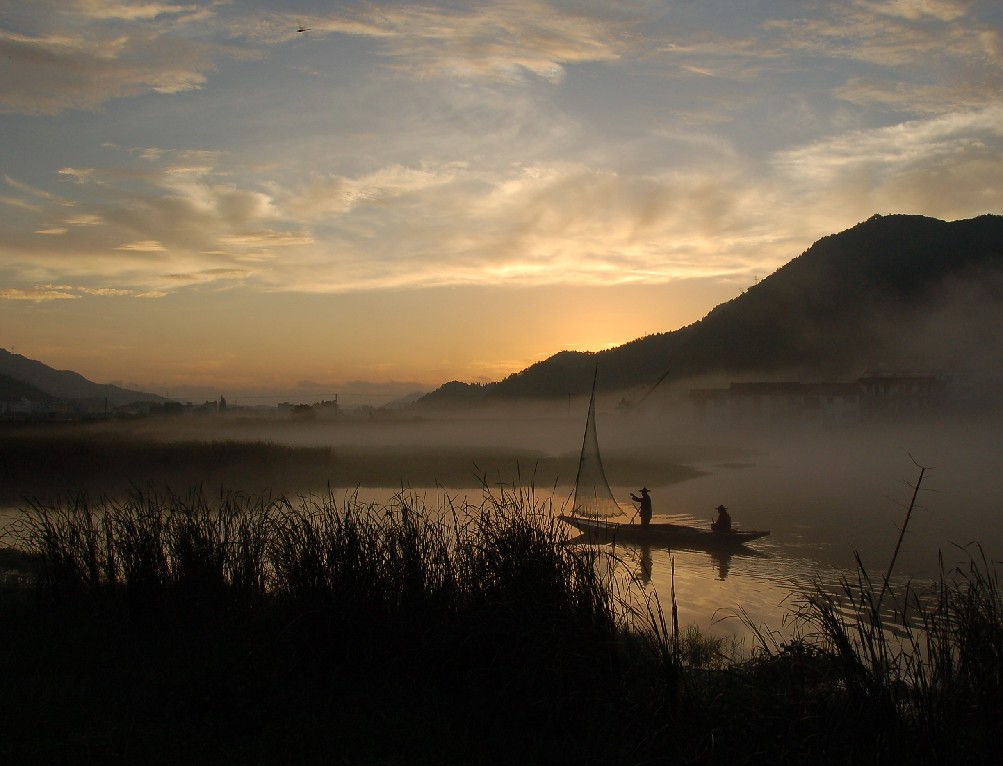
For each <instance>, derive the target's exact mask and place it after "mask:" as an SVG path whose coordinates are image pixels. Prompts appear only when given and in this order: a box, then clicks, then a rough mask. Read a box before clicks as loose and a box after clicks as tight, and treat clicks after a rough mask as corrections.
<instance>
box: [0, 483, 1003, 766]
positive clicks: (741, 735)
mask: <svg viewBox="0 0 1003 766" xmlns="http://www.w3.org/2000/svg"><path fill="white" fill-rule="evenodd" d="M549 511H550V509H549V508H546V507H542V506H538V505H537V503H536V501H535V499H534V498H533V496H532V493H531V492H530V493H515V494H504V493H503V494H502V495H500V496H497V495H491V494H486V495H485V497H484V500H483V501H482V503H481V504H480V505H479V506H477V507H469V506H464V507H449V506H447V507H444V508H432V509H430V508H425V507H421V505H420V504H419V503H418V502H417V501H416V500H415V499H414V498H409V497H407V496H405V495H400V496H398V497H397V498H396V499H395V500H394V502H392V503H391V504H390V505H388V506H385V507H375V506H364V505H361V504H359V503H357V502H355V501H354V500H352V499H351V498H349V499H347V500H345V501H342V502H337V501H336V500H335V499H334V498H332V497H319V498H306V499H302V500H300V501H298V502H296V503H290V502H289V501H287V500H285V499H283V498H278V499H272V498H268V497H260V496H253V497H252V496H241V495H223V496H219V497H214V498H211V499H210V498H207V497H206V496H205V495H204V494H203V493H202V492H199V491H191V492H189V493H187V494H176V493H164V494H160V495H158V494H156V493H150V492H146V493H136V494H135V495H133V496H132V497H131V498H129V499H127V500H126V501H124V502H121V503H102V504H97V505H93V504H91V503H88V502H87V501H86V500H85V499H80V500H77V501H69V502H62V503H47V504H45V505H36V506H35V507H34V508H33V509H32V510H31V512H30V514H29V526H28V527H27V528H26V529H25V530H24V531H23V533H22V543H23V544H24V545H25V546H26V551H27V553H26V554H13V553H11V554H8V559H9V561H8V565H9V566H13V567H19V568H21V569H23V568H24V567H25V566H28V565H30V566H31V567H32V572H33V577H34V578H35V587H34V588H31V589H26V588H24V587H16V586H13V585H8V586H6V588H5V590H3V592H2V594H0V595H2V612H0V646H3V648H4V652H5V660H6V672H5V673H4V676H3V681H2V684H3V693H2V694H0V721H2V722H3V737H2V739H0V762H4V763H65V762H67V761H69V760H72V761H74V762H77V763H98V762H100V763H178V762H197V763H249V764H256V763H261V764H264V763H269V764H272V763H297V764H300V763H302V764H312V763H318V764H319V763H325V764H326V763H335V764H339V763H343V764H355V763H360V764H377V763H378V764H396V763H401V764H404V763H407V764H412V763H437V764H452V763H464V764H466V763H489V764H495V763H497V764H509V763H526V764H535V763H546V764H561V763H577V764H583V763H585V764H642V763H673V764H677V763H806V762H815V763H889V764H895V763H913V764H925V763H980V762H995V761H993V760H992V759H991V756H993V755H994V753H995V749H996V743H995V741H994V739H993V738H994V737H995V736H996V732H997V731H998V730H999V726H1000V724H1001V723H1003V720H1001V713H1003V710H1001V708H1003V706H1001V688H1003V608H1001V598H1000V592H999V589H998V584H997V581H996V576H995V572H994V570H993V569H992V566H991V564H990V563H989V562H986V561H985V560H984V559H978V558H973V563H972V565H971V568H970V569H969V570H967V571H965V572H955V573H945V575H944V577H943V578H942V581H941V583H940V584H939V586H938V587H937V588H936V589H935V590H933V591H931V592H924V593H922V594H919V593H916V594H913V593H904V594H889V595H888V597H887V598H888V599H889V601H890V602H893V603H895V604H899V605H900V606H899V607H897V610H898V611H896V612H895V614H894V615H891V616H889V613H888V610H887V609H882V608H881V600H882V598H884V597H885V594H884V593H883V592H880V591H879V589H878V588H874V587H872V585H871V583H870V581H869V579H868V578H867V576H866V573H865V572H864V571H863V568H862V567H861V573H860V576H859V578H858V579H857V581H855V582H852V583H851V582H845V583H844V592H843V593H838V594H830V593H826V592H824V591H823V590H822V589H821V588H818V589H816V591H815V592H812V593H807V594H805V596H804V598H803V601H802V603H801V605H800V610H799V611H798V613H797V614H796V615H795V617H796V618H797V620H798V621H799V625H800V626H801V628H800V629H799V630H798V631H797V634H796V637H795V638H794V639H792V640H790V641H787V642H780V641H779V640H778V639H777V640H774V638H773V636H774V634H772V633H770V632H769V631H768V630H766V629H762V630H761V633H760V635H761V638H762V640H761V641H760V642H759V645H758V647H757V648H756V650H755V651H754V652H753V653H752V656H747V657H741V658H735V657H730V656H727V655H726V653H725V652H724V651H723V647H722V646H721V645H720V643H719V642H715V641H714V640H712V639H708V638H706V637H703V636H700V635H699V634H698V633H695V632H694V631H692V630H688V631H686V632H685V633H684V634H683V635H681V636H674V635H673V631H671V630H669V629H667V627H666V624H665V623H666V621H665V620H664V619H663V617H662V613H661V609H660V606H659V604H658V602H657V600H655V599H653V598H652V595H651V594H650V593H649V592H645V591H644V590H643V589H641V587H640V586H639V585H638V584H636V583H634V582H632V581H631V580H630V578H629V576H627V575H625V574H624V572H626V571H627V570H626V568H623V567H618V566H617V564H616V561H615V560H613V559H610V558H609V557H608V556H606V555H605V554H604V553H602V552H600V551H597V550H595V549H590V548H578V547H571V546H567V545H565V544H564V541H565V538H564V535H563V533H562V531H561V530H560V529H558V528H556V527H555V523H554V520H553V515H552V514H551V513H550V512H549ZM26 555H27V556H30V558H29V559H26ZM8 582H10V581H8ZM684 595H685V594H684Z"/></svg>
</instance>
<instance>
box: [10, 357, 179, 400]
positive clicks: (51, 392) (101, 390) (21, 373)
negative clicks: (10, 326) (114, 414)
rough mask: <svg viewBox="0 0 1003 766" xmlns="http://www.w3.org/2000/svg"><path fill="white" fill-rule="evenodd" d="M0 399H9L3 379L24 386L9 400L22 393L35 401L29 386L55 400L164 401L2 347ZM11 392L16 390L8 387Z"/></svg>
mask: <svg viewBox="0 0 1003 766" xmlns="http://www.w3.org/2000/svg"><path fill="white" fill-rule="evenodd" d="M0 376H2V377H0V384H2V385H3V388H2V389H0V399H3V400H4V401H11V400H12V399H8V398H7V397H6V395H4V393H3V392H5V391H7V390H8V387H7V385H6V384H4V383H3V381H4V379H6V380H10V381H13V382H14V383H21V384H23V385H26V386H28V387H29V388H28V392H27V393H23V394H20V395H17V396H15V397H13V400H17V399H20V398H21V396H25V397H26V398H28V399H31V400H33V401H39V400H41V399H37V398H36V397H35V396H33V395H32V394H31V389H37V390H38V391H40V392H42V393H43V394H44V395H47V396H48V397H49V398H56V399H90V400H104V399H107V400H108V403H109V404H110V405H121V404H132V403H133V402H166V401H167V399H165V398H164V397H162V396H157V395H156V394H147V393H143V392H142V391H130V390H128V389H125V388H120V387H118V386H114V385H112V384H110V383H93V382H92V381H89V380H87V378H85V377H84V376H83V375H80V374H79V373H76V372H72V371H70V370H54V369H53V368H51V367H49V366H47V365H45V364H43V363H42V362H38V361H36V360H34V359H28V358H27V357H24V356H21V355H20V354H14V353H11V352H10V351H7V350H6V349H0ZM10 391H11V393H12V394H17V389H16V388H14V387H13V385H12V386H11V387H10Z"/></svg>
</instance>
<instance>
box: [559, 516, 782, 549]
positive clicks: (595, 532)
mask: <svg viewBox="0 0 1003 766" xmlns="http://www.w3.org/2000/svg"><path fill="white" fill-rule="evenodd" d="M560 519H561V521H563V522H564V523H565V524H567V525H568V526H571V527H574V528H575V529H577V530H578V531H580V532H582V533H583V535H585V536H586V537H587V539H588V540H589V541H592V542H604V543H605V542H617V541H619V542H623V543H639V544H644V543H648V544H651V545H662V546H669V547H672V546H676V547H680V548H697V549H717V548H734V547H738V546H740V545H744V544H745V543H748V542H751V541H753V540H758V539H759V538H761V537H766V536H767V535H768V534H770V533H769V532H768V531H764V530H751V529H750V530H740V529H739V530H732V531H730V532H713V531H711V530H709V529H700V528H698V527H690V526H686V525H685V524H647V525H644V524H621V523H618V522H615V521H606V520H604V519H586V518H582V517H580V516H560Z"/></svg>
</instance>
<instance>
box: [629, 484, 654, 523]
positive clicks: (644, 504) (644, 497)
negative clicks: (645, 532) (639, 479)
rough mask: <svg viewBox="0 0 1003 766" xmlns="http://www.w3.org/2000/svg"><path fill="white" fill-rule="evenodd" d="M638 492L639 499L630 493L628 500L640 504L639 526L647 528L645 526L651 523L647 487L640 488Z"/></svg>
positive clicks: (649, 499)
mask: <svg viewBox="0 0 1003 766" xmlns="http://www.w3.org/2000/svg"><path fill="white" fill-rule="evenodd" d="M639 491H640V493H641V496H640V497H638V496H637V495H635V494H634V493H633V492H631V493H630V499H631V500H633V501H634V502H635V503H640V504H641V507H640V509H639V511H638V512H639V513H640V514H641V526H647V524H648V523H649V522H650V521H651V498H650V497H648V488H647V487H641V489H640V490H639Z"/></svg>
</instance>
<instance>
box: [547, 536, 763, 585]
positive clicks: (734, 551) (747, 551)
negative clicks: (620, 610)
mask: <svg viewBox="0 0 1003 766" xmlns="http://www.w3.org/2000/svg"><path fill="white" fill-rule="evenodd" d="M567 544H568V545H593V546H601V547H608V548H612V549H620V550H623V551H630V552H631V555H630V556H629V557H625V558H630V559H634V558H636V559H637V562H638V563H637V572H636V574H637V578H638V579H639V580H640V581H641V582H642V583H644V584H645V585H647V584H648V583H650V582H651V569H652V560H651V551H652V549H653V548H654V549H657V550H660V551H666V552H669V553H671V552H672V551H687V552H689V553H705V554H707V556H708V557H709V558H710V560H711V562H712V563H713V565H714V566H715V567H716V568H717V573H718V579H719V580H724V579H727V577H728V574H729V572H730V571H731V562H732V559H734V558H752V559H767V558H770V554H768V553H764V552H763V551H758V550H756V549H755V548H750V547H748V546H746V545H734V546H728V547H726V548H712V549H709V550H708V549H707V548H705V547H701V546H698V545H693V546H689V545H686V544H678V543H674V544H671V545H670V544H669V543H662V544H659V543H658V542H654V541H652V542H644V543H631V542H623V541H620V540H610V541H606V542H603V541H599V540H596V538H595V537H594V536H592V535H588V534H584V533H583V534H580V535H578V536H577V537H573V538H570V539H569V540H568V541H567Z"/></svg>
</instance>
